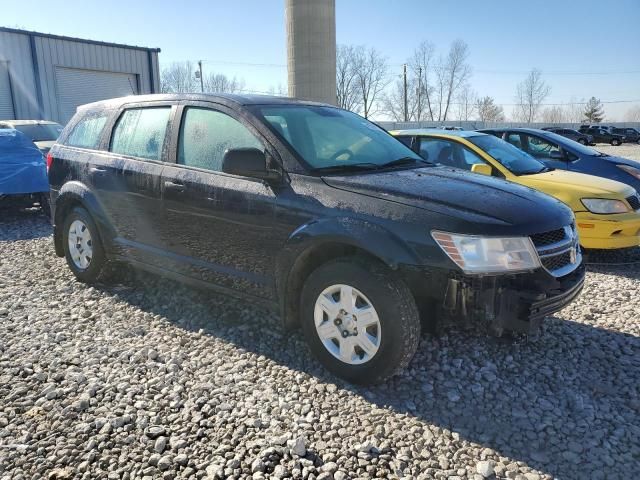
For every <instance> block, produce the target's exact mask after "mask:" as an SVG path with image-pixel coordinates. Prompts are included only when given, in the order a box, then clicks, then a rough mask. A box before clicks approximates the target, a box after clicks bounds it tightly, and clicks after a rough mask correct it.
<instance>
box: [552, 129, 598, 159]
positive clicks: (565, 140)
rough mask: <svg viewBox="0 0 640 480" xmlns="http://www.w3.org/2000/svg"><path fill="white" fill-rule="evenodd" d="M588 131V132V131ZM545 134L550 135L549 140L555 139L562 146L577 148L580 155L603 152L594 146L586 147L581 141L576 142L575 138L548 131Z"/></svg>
mask: <svg viewBox="0 0 640 480" xmlns="http://www.w3.org/2000/svg"><path fill="white" fill-rule="evenodd" d="M587 133H588V132H587ZM545 136H548V137H549V140H553V141H554V142H556V143H557V144H559V145H560V146H562V147H565V146H566V147H567V148H570V149H572V150H575V151H576V153H578V155H601V153H600V152H599V151H597V150H594V149H593V148H589V147H585V146H584V145H582V144H581V143H579V142H574V141H573V140H571V139H569V138H567V137H563V136H561V135H556V134H555V133H551V132H547V133H546V135H545Z"/></svg>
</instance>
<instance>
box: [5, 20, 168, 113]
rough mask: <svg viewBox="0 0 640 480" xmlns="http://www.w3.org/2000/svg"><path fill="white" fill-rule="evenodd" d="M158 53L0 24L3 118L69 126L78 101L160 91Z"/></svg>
mask: <svg viewBox="0 0 640 480" xmlns="http://www.w3.org/2000/svg"><path fill="white" fill-rule="evenodd" d="M159 52H160V49H159V48H145V47H135V46H130V45H120V44H116V43H107V42H98V41H93V40H83V39H80V38H72V37H62V36H58V35H49V34H45V33H38V32H29V31H26V30H16V29H12V28H3V27H0V120H3V119H29V120H54V121H57V122H60V123H61V124H63V125H64V124H65V123H66V122H67V121H68V120H69V119H70V118H71V117H72V116H73V114H74V113H75V110H76V107H78V105H82V104H85V103H89V102H94V101H97V100H104V99H107V98H113V97H122V96H125V95H132V94H139V93H140V94H143V93H156V92H159V91H160V78H159V73H158V71H159V69H158V53H159Z"/></svg>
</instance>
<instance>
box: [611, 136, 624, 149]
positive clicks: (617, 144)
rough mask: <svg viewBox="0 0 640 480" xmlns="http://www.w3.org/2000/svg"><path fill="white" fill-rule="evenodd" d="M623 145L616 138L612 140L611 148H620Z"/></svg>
mask: <svg viewBox="0 0 640 480" xmlns="http://www.w3.org/2000/svg"><path fill="white" fill-rule="evenodd" d="M621 144H622V142H621V141H620V140H618V139H617V138H614V139H613V140H611V146H612V147H619V146H620V145H621Z"/></svg>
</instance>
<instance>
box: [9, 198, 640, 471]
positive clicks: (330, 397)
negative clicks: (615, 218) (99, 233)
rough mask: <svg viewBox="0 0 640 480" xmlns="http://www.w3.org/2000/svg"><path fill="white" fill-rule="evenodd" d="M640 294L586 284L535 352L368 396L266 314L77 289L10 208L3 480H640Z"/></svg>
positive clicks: (444, 366)
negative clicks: (324, 366) (339, 377)
mask: <svg viewBox="0 0 640 480" xmlns="http://www.w3.org/2000/svg"><path fill="white" fill-rule="evenodd" d="M625 258H627V257H625ZM637 258H640V256H638V257H637ZM592 260H594V259H593V258H592ZM595 260H597V258H596V259H595ZM639 291H640V265H623V266H602V265H601V266H596V267H591V271H590V273H589V274H588V281H587V285H586V288H585V291H584V293H583V295H582V296H581V297H580V299H579V300H578V301H577V302H575V303H574V304H573V305H571V306H569V307H568V308H566V309H565V310H563V311H562V312H560V313H559V314H557V315H556V316H555V317H552V318H549V319H548V320H547V321H546V323H545V325H544V328H543V331H542V332H541V334H540V335H538V336H537V337H535V338H529V339H521V340H519V341H516V342H514V341H506V340H496V339H490V338H486V337H484V336H482V335H480V334H477V333H471V332H457V331H451V332H448V334H447V335H444V336H441V337H439V338H434V337H424V338H423V340H422V342H421V345H420V348H419V351H418V354H417V356H416V357H415V359H414V360H413V362H412V364H411V366H410V369H409V370H408V371H407V372H406V373H405V374H404V375H403V376H401V377H397V378H394V379H392V380H391V381H390V382H388V383H387V384H384V385H381V386H377V387H375V388H360V387H353V386H350V385H347V384H344V383H342V382H340V381H338V380H336V379H335V378H333V377H331V376H329V375H328V374H327V373H325V372H324V371H323V370H322V368H320V367H319V366H318V364H317V363H316V361H315V360H314V359H312V358H311V357H310V355H309V353H308V351H307V348H306V346H305V344H304V341H303V339H302V336H301V334H300V333H297V332H296V333H293V334H290V333H286V332H285V331H283V330H282V329H281V328H280V326H279V320H278V318H277V317H276V315H274V314H273V313H271V312H268V311H266V310H262V309H260V308H258V307H254V306H251V305H247V304H245V303H243V302H240V301H237V300H233V299H231V298H227V297H223V296H219V295H216V294H213V293H211V292H207V291H196V290H191V289H187V288H183V287H180V286H176V285H174V284H173V283H171V282H169V281H167V280H164V279H160V278H158V277H154V276H151V275H145V274H140V273H135V274H132V275H130V276H129V277H128V278H127V279H126V280H125V281H124V282H123V284H119V285H115V286H106V285H105V286H98V287H95V288H91V287H88V286H86V285H83V284H81V283H78V282H77V281H75V279H74V278H73V276H72V275H71V273H70V272H69V270H68V269H67V267H66V264H65V262H64V260H63V259H59V258H57V257H55V256H54V252H53V246H52V239H51V229H50V226H49V225H48V223H47V222H46V220H45V219H44V218H43V217H42V216H40V215H39V213H38V212H37V211H24V212H20V213H11V212H9V211H7V210H0V479H2V480H4V479H7V480H8V479H16V480H17V479H29V480H30V479H38V478H48V479H54V478H55V479H66V478H83V479H98V478H108V479H129V478H130V479H133V478H145V479H151V478H164V479H174V478H195V479H200V478H207V479H215V478H256V479H259V478H285V477H293V478H310V479H313V478H317V479H332V478H333V479H336V480H341V479H346V478H373V477H377V478H424V479H427V478H446V479H451V480H453V479H463V478H472V479H482V478H509V479H518V480H535V479H541V478H545V479H546V478H552V477H556V478H563V479H570V478H581V479H584V478H594V479H599V478H603V479H604V478H607V479H618V478H619V479H628V478H637V477H638V476H640V447H639V446H640V294H639Z"/></svg>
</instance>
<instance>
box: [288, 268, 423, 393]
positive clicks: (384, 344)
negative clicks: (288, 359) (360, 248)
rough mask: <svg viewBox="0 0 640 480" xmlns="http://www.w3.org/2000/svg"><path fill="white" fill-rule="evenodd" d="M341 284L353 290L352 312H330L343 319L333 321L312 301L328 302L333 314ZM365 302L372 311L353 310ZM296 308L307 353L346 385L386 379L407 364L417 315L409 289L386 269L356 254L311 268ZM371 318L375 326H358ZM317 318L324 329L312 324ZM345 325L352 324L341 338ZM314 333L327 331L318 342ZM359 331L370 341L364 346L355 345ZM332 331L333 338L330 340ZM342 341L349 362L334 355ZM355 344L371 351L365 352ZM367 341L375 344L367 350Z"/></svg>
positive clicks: (413, 346)
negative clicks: (350, 328)
mask: <svg viewBox="0 0 640 480" xmlns="http://www.w3.org/2000/svg"><path fill="white" fill-rule="evenodd" d="M343 287H352V288H353V293H354V295H352V297H351V298H355V300H352V301H351V302H346V303H351V304H352V305H355V308H354V309H353V313H354V314H357V315H354V316H353V317H350V316H349V315H346V316H344V317H342V316H341V315H342V314H340V313H338V317H335V316H334V315H332V316H334V317H335V318H337V319H340V318H342V319H344V322H343V321H342V320H336V321H339V322H340V324H339V325H338V324H336V321H332V320H331V318H330V316H329V315H328V314H327V313H326V312H327V311H326V310H324V309H323V308H322V307H320V306H319V304H317V303H316V302H317V301H318V300H320V299H321V298H322V299H323V302H321V303H327V302H328V304H330V305H329V306H330V310H333V309H334V308H336V310H335V311H336V312H339V310H337V308H339V307H340V306H343V305H344V304H343V305H341V304H340V300H341V299H342V292H343V290H342V288H343ZM336 288H338V289H339V292H338V291H336V294H335V295H333V296H332V293H331V292H332V291H333V289H336ZM344 291H348V290H344ZM336 295H337V297H336ZM336 298H337V301H336ZM331 299H333V300H331ZM332 301H333V303H332ZM346 303H345V304H346ZM367 303H368V304H369V305H370V306H371V307H373V310H367V313H359V312H364V310H363V309H362V307H363V306H365V305H366V304H367ZM358 307H359V308H358ZM347 308H348V307H347ZM300 312H301V315H302V318H301V323H302V330H303V332H304V335H305V338H306V340H307V343H308V345H309V348H310V350H311V352H312V353H313V354H314V356H315V357H316V358H318V360H320V362H321V363H322V364H323V365H324V366H325V367H326V368H327V370H329V371H330V372H332V373H333V374H335V375H337V376H338V377H341V378H343V379H345V380H347V381H349V382H352V383H358V384H363V385H368V384H375V383H380V382H383V381H385V380H386V379H388V378H390V377H392V376H393V375H395V374H396V373H397V372H399V371H400V370H402V369H404V368H405V367H406V366H407V365H408V364H409V361H410V360H411V359H412V358H413V356H414V354H415V352H416V349H417V348H418V343H419V341H420V315H419V313H418V307H417V306H416V303H415V300H414V298H413V296H412V295H411V292H410V291H409V288H408V287H407V286H406V285H405V283H404V282H402V281H401V280H400V279H398V278H396V277H395V276H394V275H393V274H392V272H389V271H387V270H386V268H384V267H382V266H381V265H376V264H372V262H371V261H367V260H366V259H363V258H360V257H345V258H340V259H337V260H333V261H331V262H328V263H326V264H324V265H322V266H320V267H319V268H318V269H316V270H315V271H314V272H312V273H311V275H309V277H308V278H307V280H306V282H305V284H304V287H303V289H302V296H301V304H300ZM358 315H360V319H358V318H357V316H358ZM365 315H367V316H366V317H365ZM376 315H377V316H376ZM363 318H366V320H364V319H363ZM374 318H377V322H378V323H377V324H376V325H370V326H368V327H365V328H366V330H365V329H364V328H362V325H363V324H364V322H365V321H366V322H367V323H369V324H370V323H372V322H373V320H372V319H374ZM317 319H319V324H320V325H321V326H322V325H324V326H325V328H324V329H322V328H321V329H320V330H319V329H318V328H317V327H316V323H317V321H318V320H317ZM358 322H360V323H358ZM358 326H360V332H358ZM349 327H354V328H355V330H350V331H351V333H352V335H349V336H348V337H347V338H346V339H345V338H341V337H342V336H343V335H344V333H345V331H346V330H349ZM341 329H343V330H342V331H341ZM319 331H324V332H329V333H328V334H325V335H324V340H323V339H321V337H320V333H319ZM354 331H355V333H354ZM348 333H349V332H347V334H348ZM365 334H368V336H367V337H366V338H369V339H370V343H368V344H367V343H361V342H362V341H363V340H364V339H365V337H364V335H365ZM332 335H333V336H335V338H331V336H332ZM328 338H329V339H328ZM343 342H351V343H344V345H345V349H344V351H345V353H347V352H350V355H345V357H350V358H351V361H350V362H346V361H343V360H342V359H340V358H339V357H338V355H340V354H341V353H342V352H341V350H340V345H343ZM326 345H328V346H326ZM360 345H362V346H366V347H367V348H368V350H369V351H370V352H373V354H372V355H369V354H368V353H366V352H365V350H364V349H363V348H362V347H361V346H360ZM372 345H373V346H374V347H375V348H371V346H372ZM330 349H331V350H330ZM374 350H375V351H374ZM332 352H333V353H332Z"/></svg>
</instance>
